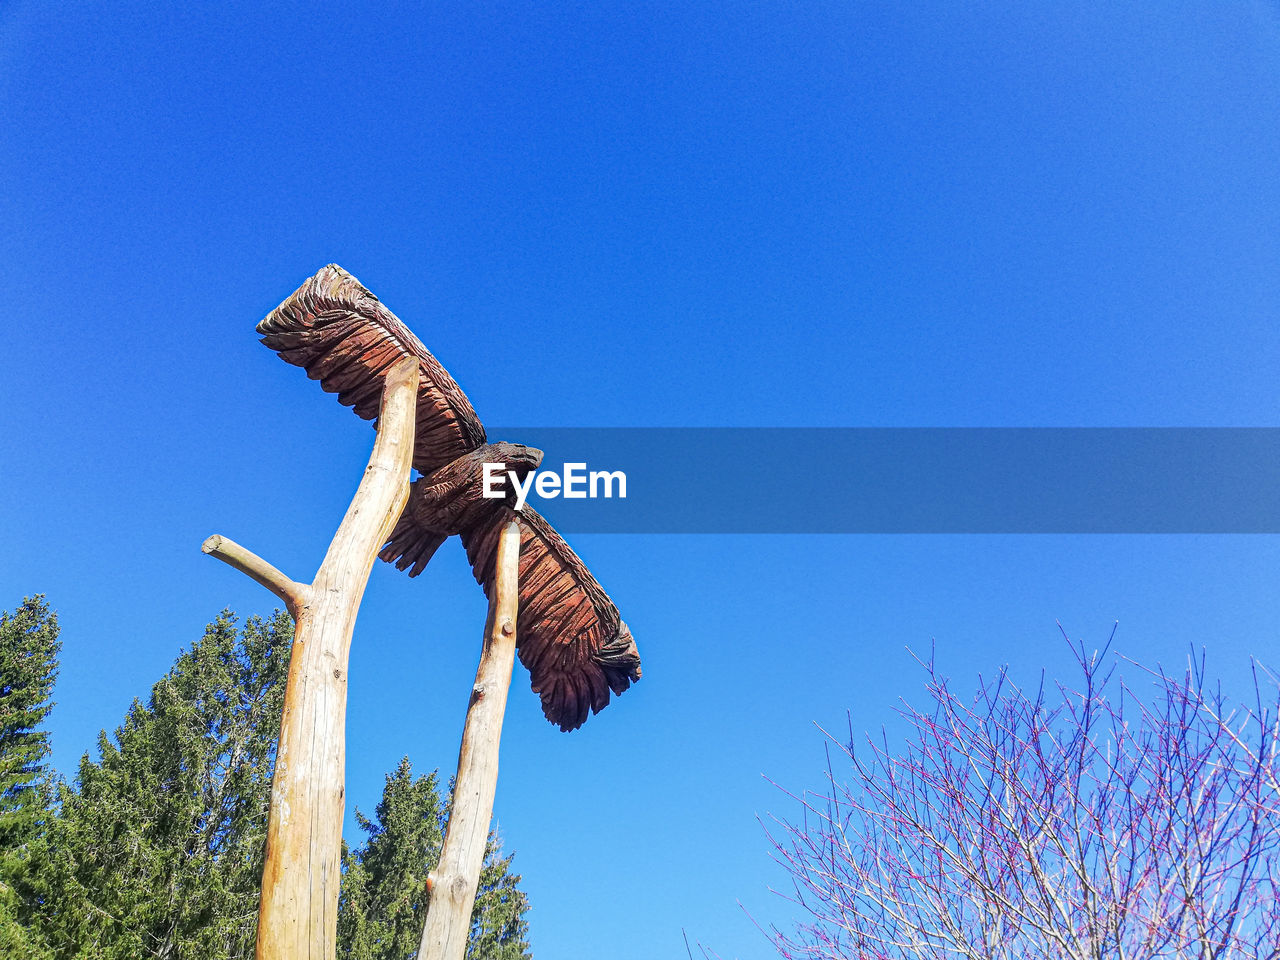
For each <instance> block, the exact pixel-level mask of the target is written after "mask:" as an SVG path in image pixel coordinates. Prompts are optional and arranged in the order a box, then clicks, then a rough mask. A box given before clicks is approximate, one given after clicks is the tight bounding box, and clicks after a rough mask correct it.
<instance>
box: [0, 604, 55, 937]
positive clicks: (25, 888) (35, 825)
mask: <svg viewBox="0 0 1280 960" xmlns="http://www.w3.org/2000/svg"><path fill="white" fill-rule="evenodd" d="M60 647H61V644H60V643H59V642H58V618H57V615H56V614H54V613H53V612H51V611H50V610H49V606H48V604H47V603H46V602H45V600H44V597H41V596H35V597H28V598H26V599H24V600H23V601H22V605H21V606H20V607H19V608H18V609H17V611H16V612H14V613H13V614H12V615H10V614H9V613H8V612H7V611H4V612H0V956H3V957H6V958H13V960H45V958H48V957H49V956H50V953H49V951H48V949H47V947H46V946H45V944H44V941H43V938H42V937H41V936H40V934H39V931H37V930H33V929H30V928H29V925H28V920H29V917H28V914H29V913H30V911H31V907H32V905H33V904H34V903H35V902H36V901H38V899H39V890H38V881H37V878H36V874H37V873H38V870H37V869H36V866H35V864H38V862H39V860H38V857H37V856H36V855H35V851H34V850H33V847H34V846H38V845H39V841H40V839H41V836H42V834H43V831H44V826H45V822H46V820H47V819H48V816H49V804H50V784H49V779H48V777H49V771H48V769H47V767H46V765H45V759H46V758H47V757H48V755H49V734H48V733H47V732H46V731H44V730H41V729H39V727H40V724H41V723H42V722H43V721H44V718H45V717H47V716H48V714H49V711H50V710H51V709H52V707H53V701H52V700H51V699H50V695H51V694H52V692H53V681H54V678H55V677H56V676H57V673H58V651H59V649H60Z"/></svg>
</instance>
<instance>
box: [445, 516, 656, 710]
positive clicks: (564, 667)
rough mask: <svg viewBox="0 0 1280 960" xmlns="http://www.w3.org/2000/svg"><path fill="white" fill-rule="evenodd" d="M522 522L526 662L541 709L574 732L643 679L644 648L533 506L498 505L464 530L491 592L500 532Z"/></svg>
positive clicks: (520, 633)
mask: <svg viewBox="0 0 1280 960" xmlns="http://www.w3.org/2000/svg"><path fill="white" fill-rule="evenodd" d="M513 518H514V519H518V520H519V521H520V610H519V613H518V614H517V628H516V635H517V638H518V641H519V648H518V652H519V654H520V662H521V663H523V664H524V665H525V666H526V667H527V668H528V670H529V674H530V676H531V679H532V682H533V690H534V692H535V693H537V694H538V695H539V696H540V697H541V698H542V712H543V713H544V714H545V715H546V717H547V719H548V720H550V721H551V722H552V723H555V724H559V726H560V729H561V730H575V729H577V728H578V727H580V726H582V724H583V723H584V722H585V721H586V719H587V717H588V716H589V715H590V714H591V713H599V712H600V711H601V710H603V709H604V708H605V706H607V705H608V703H609V691H610V690H612V691H613V692H614V693H615V694H621V693H622V692H623V691H624V690H626V689H627V688H628V687H629V686H631V681H633V680H639V679H640V654H639V652H638V651H637V650H636V644H635V641H634V640H633V639H632V638H631V631H630V630H628V629H627V625H626V624H625V623H623V622H622V618H621V617H620V616H619V615H618V608H617V607H616V606H614V603H613V601H612V600H610V599H609V597H608V595H607V594H606V593H605V592H604V590H603V589H601V587H600V584H599V583H597V582H596V578H595V577H593V576H592V575H591V571H589V570H588V569H587V568H586V565H585V564H584V563H583V562H582V561H581V560H580V559H578V555H577V554H576V553H574V552H573V550H572V549H571V548H570V546H569V545H568V544H567V543H565V542H564V540H563V539H562V538H561V537H560V535H559V534H558V533H556V532H555V530H554V529H552V527H551V524H549V523H547V521H546V520H545V519H543V517H542V515H541V514H539V513H538V512H537V511H536V510H534V509H532V508H531V507H528V506H526V507H525V508H524V509H523V510H522V511H520V513H516V512H515V511H513V510H511V509H510V508H509V507H498V508H497V509H496V510H495V511H494V519H493V520H492V522H490V523H488V524H484V525H481V526H477V527H476V528H474V529H472V530H464V531H463V532H462V544H463V546H464V547H466V549H467V559H468V560H470V561H471V569H472V572H473V573H474V574H475V577H476V581H477V582H478V583H479V584H480V585H481V586H482V587H484V592H485V596H489V592H490V590H491V589H492V587H493V571H494V552H495V551H496V550H497V546H498V535H499V533H500V532H501V531H502V528H503V527H504V526H505V525H506V524H507V522H508V521H509V520H511V519H513Z"/></svg>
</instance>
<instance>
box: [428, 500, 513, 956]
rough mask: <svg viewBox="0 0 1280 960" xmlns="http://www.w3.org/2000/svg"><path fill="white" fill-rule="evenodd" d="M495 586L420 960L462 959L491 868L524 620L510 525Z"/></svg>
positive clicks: (501, 542)
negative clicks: (505, 723) (479, 891)
mask: <svg viewBox="0 0 1280 960" xmlns="http://www.w3.org/2000/svg"><path fill="white" fill-rule="evenodd" d="M497 541H498V542H497V549H496V553H497V556H496V557H495V558H494V563H493V569H492V570H491V571H490V578H489V579H490V580H491V581H492V582H493V589H492V591H491V593H490V597H489V616H488V619H487V621H486V622H485V629H484V647H483V649H482V651H481V654H480V666H479V667H478V668H477V669H476V682H475V686H473V687H472V688H471V699H470V701H469V702H468V704H467V722H466V725H465V726H464V727H463V730H462V748H461V749H460V750H459V751H458V773H457V777H456V778H455V780H454V788H453V803H452V805H451V806H450V808H449V827H448V830H447V831H446V833H445V838H444V844H443V845H442V847H441V849H440V861H439V863H438V864H437V865H436V868H435V870H433V871H432V873H431V876H430V878H429V880H428V885H429V889H430V891H431V895H430V899H429V901H428V903H427V916H426V920H425V922H424V923H423V926H422V940H421V943H420V944H419V947H418V956H419V957H421V958H423V960H462V958H463V956H464V955H465V954H466V951H467V934H468V933H469V932H470V930H471V908H472V906H473V905H474V903H475V899H476V886H477V884H478V883H479V880H480V868H481V866H482V865H483V863H484V850H485V844H486V841H487V840H488V836H489V821H490V819H491V818H492V816H493V798H494V794H495V792H496V791H497V787H498V745H499V742H500V741H501V739H502V718H503V715H504V714H505V712H506V706H507V693H508V691H509V690H510V688H511V669H512V667H513V665H514V664H515V656H516V633H517V625H518V622H519V613H518V610H519V588H518V579H519V554H520V530H519V527H518V526H517V525H516V524H515V523H507V524H506V525H505V526H504V527H503V529H502V530H501V531H500V532H499V534H498V536H497Z"/></svg>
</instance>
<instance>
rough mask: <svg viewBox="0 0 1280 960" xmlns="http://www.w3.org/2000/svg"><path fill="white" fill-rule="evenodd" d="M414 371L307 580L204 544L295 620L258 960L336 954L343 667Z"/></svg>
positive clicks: (232, 549) (399, 473)
mask: <svg viewBox="0 0 1280 960" xmlns="http://www.w3.org/2000/svg"><path fill="white" fill-rule="evenodd" d="M418 374H419V367H418V360H417V359H416V358H414V357H407V358H405V359H404V360H401V361H399V362H398V363H396V364H395V366H393V367H392V368H391V369H390V370H389V371H388V372H387V375H386V380H385V382H384V384H383V392H382V409H381V413H380V415H379V419H378V437H377V440H376V441H375V442H374V445H373V454H372V455H371V456H370V458H369V465H368V467H366V468H365V472H364V477H363V479H361V481H360V486H359V488H358V489H357V490H356V494H355V497H354V498H353V499H352V501H351V506H350V507H349V508H348V509H347V513H346V516H345V517H343V519H342V523H341V525H340V526H339V527H338V532H337V533H336V534H334V537H333V541H332V542H331V543H330V544H329V550H328V552H327V553H326V554H325V558H324V562H323V563H321V564H320V570H319V572H317V573H316V576H315V579H314V580H313V581H312V582H311V583H310V584H299V583H295V582H294V581H292V580H290V579H289V578H288V577H286V576H285V575H284V574H282V573H281V572H280V571H279V570H277V569H276V568H275V567H273V566H271V564H269V563H267V562H266V561H265V560H262V559H261V558H260V557H258V556H256V555H255V554H253V553H251V552H250V551H248V550H246V549H244V548H243V547H241V546H239V545H238V544H236V543H234V542H232V541H230V540H227V539H225V538H224V537H218V536H213V537H210V538H209V539H208V540H206V541H205V543H204V547H203V549H204V552H205V553H207V554H210V555H211V556H214V557H217V558H218V559H219V560H222V561H224V562H226V563H229V564H230V565H231V566H233V567H235V568H236V569H237V570H240V571H242V572H244V573H246V574H248V575H249V576H251V577H253V579H255V580H257V581H258V582H259V583H261V584H263V585H264V586H265V587H267V589H269V590H271V591H272V592H273V593H274V594H276V596H278V597H280V598H281V599H282V600H283V601H284V602H285V604H286V606H287V607H288V608H289V612H290V613H291V614H293V618H294V621H295V623H296V628H295V631H294V640H293V651H292V654H291V659H290V661H289V677H288V680H287V681H286V685H285V694H284V714H283V716H282V718H281V721H280V743H279V746H278V747H277V748H276V766H275V774H274V777H273V779H272V781H271V813H270V816H269V818H268V821H267V851H266V863H265V865H264V867H263V871H262V902H261V905H260V907H259V910H258V944H257V952H256V957H257V960H304V958H305V960H334V957H335V956H336V951H337V935H338V882H339V876H340V868H341V848H342V817H343V809H344V801H345V791H344V784H343V779H344V772H345V771H344V764H345V762H346V740H345V737H346V709H347V660H348V654H349V653H350V651H351V633H352V631H353V629H354V628H355V621H356V613H357V611H358V610H359V608H360V599H361V597H363V596H364V589H365V584H366V583H367V582H368V579H369V571H370V570H371V569H372V568H373V561H374V558H375V557H376V556H377V553H378V550H379V549H380V548H381V547H382V545H383V544H384V543H385V542H386V541H387V538H388V537H389V536H390V534H391V528H392V527H393V526H394V525H395V522H396V520H397V519H399V517H400V514H401V512H402V511H403V510H404V505H405V502H406V501H407V500H408V497H409V467H410V459H411V457H412V455H413V441H414V427H415V422H414V420H415V418H414V407H415V403H416V398H417V393H418Z"/></svg>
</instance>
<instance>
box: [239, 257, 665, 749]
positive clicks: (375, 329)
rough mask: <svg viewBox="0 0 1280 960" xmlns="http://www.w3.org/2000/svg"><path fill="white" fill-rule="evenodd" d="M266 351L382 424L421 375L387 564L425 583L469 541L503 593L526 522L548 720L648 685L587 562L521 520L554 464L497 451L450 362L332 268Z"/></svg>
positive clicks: (477, 567) (532, 517) (270, 321)
mask: <svg viewBox="0 0 1280 960" xmlns="http://www.w3.org/2000/svg"><path fill="white" fill-rule="evenodd" d="M258 332H259V333H260V334H262V335H263V336H262V341H263V343H265V344H266V345H267V346H269V347H270V348H271V349H273V350H276V351H277V352H278V353H279V354H280V356H281V357H282V358H284V359H285V360H287V361H288V362H289V363H293V364H296V365H298V366H301V367H303V368H305V369H306V371H307V375H308V376H310V377H311V378H312V379H316V380H319V381H320V382H321V386H322V387H323V388H324V389H325V390H328V391H329V392H331V393H336V394H338V401H339V402H340V403H344V404H346V405H348V406H351V407H353V408H354V410H355V412H356V413H357V414H358V415H359V416H361V417H363V418H364V419H366V420H371V419H373V418H374V417H375V416H377V413H378V405H379V401H380V398H381V395H382V377H383V375H384V374H385V372H386V371H387V370H388V369H389V368H390V367H391V366H392V365H393V364H395V363H396V361H398V360H400V359H401V358H403V357H409V356H412V357H416V358H417V360H418V363H419V387H418V402H417V424H416V428H415V435H414V455H413V465H414V467H415V468H416V469H417V470H418V472H419V474H421V476H420V477H419V479H417V480H415V481H414V482H413V484H412V485H411V488H410V493H409V502H408V505H407V506H406V507H405V511H404V513H403V514H402V515H401V517H400V520H399V522H398V523H397V524H396V526H395V529H394V530H393V531H392V533H391V537H390V539H389V540H388V542H387V544H386V546H385V547H384V548H383V549H382V552H381V553H380V554H379V556H381V557H382V559H383V560H386V561H388V562H394V563H395V564H396V566H397V567H398V568H399V569H401V570H405V569H408V570H409V575H410V576H417V575H418V574H419V573H421V572H422V570H423V569H424V568H425V567H426V565H427V561H429V560H430V559H431V556H432V555H433V554H434V553H435V551H436V549H437V548H438V547H439V546H440V544H441V543H443V542H444V540H445V539H447V538H448V537H450V536H453V535H454V534H457V535H459V536H460V537H461V538H462V542H463V546H464V547H465V548H466V551H467V557H468V559H469V560H470V562H471V567H472V571H473V572H474V573H475V577H476V580H477V581H478V582H479V583H480V584H481V585H482V586H483V587H484V590H485V593H486V594H488V593H489V592H490V590H491V589H492V585H493V573H494V551H495V550H496V546H497V539H498V532H499V531H500V530H501V529H502V527H503V526H504V525H505V524H506V523H507V522H508V521H510V520H512V519H516V520H519V521H520V575H519V584H520V586H519V589H520V606H519V612H518V615H517V621H518V627H517V640H518V645H519V647H518V649H519V654H520V661H521V662H522V663H523V664H524V665H525V666H526V667H528V669H529V673H530V675H531V679H532V685H533V689H534V691H535V692H536V693H538V694H539V695H540V696H541V698H542V710H543V713H544V714H545V715H546V717H547V719H548V720H550V721H551V722H552V723H556V724H558V725H559V726H560V728H561V729H562V730H573V729H575V728H577V727H579V726H581V725H582V723H583V722H584V721H585V720H586V719H587V717H588V716H589V713H591V712H599V711H600V710H601V709H603V708H604V707H605V706H606V705H607V704H608V702H609V693H610V691H612V692H613V693H615V694H620V693H622V692H623V691H624V690H626V689H627V688H628V687H629V686H630V685H631V683H632V681H634V680H638V679H639V678H640V656H639V654H638V652H637V651H636V646H635V641H634V640H632V638H631V631H630V630H628V629H627V625H626V624H625V623H623V622H622V619H621V618H620V617H619V615H618V608H617V607H616V606H615V605H614V604H613V601H612V600H610V599H609V597H608V595H607V594H606V593H605V592H604V590H603V589H601V587H600V584H599V583H597V582H596V579H595V577H593V576H592V575H591V572H590V571H589V570H587V568H586V566H585V565H584V564H583V563H582V561H581V560H580V559H578V556H577V554H575V553H574V552H573V550H572V549H570V547H569V545H568V544H567V543H565V542H564V540H563V539H561V537H560V536H559V534H557V533H556V532H555V530H553V529H552V528H551V526H550V524H548V523H547V521H546V520H545V519H543V518H542V517H541V516H540V515H539V514H538V513H537V511H535V510H533V509H532V508H530V507H528V506H527V505H526V506H525V507H524V508H523V509H522V510H521V511H520V512H519V513H517V512H516V511H515V510H513V509H512V507H513V505H514V502H515V498H514V491H512V490H511V489H510V485H509V482H507V481H506V473H507V472H508V471H509V472H512V473H514V474H515V475H516V476H517V477H518V478H519V479H521V480H523V479H524V477H525V476H526V475H527V473H528V472H529V471H530V470H532V469H534V468H535V467H536V466H537V465H538V464H539V463H540V462H541V459H542V452H541V451H539V450H535V449H533V448H531V447H525V446H522V445H520V444H512V443H493V444H491V443H487V442H486V439H487V438H486V436H485V430H484V427H483V426H482V425H481V423H480V420H479V418H478V417H477V416H476V413H475V410H474V409H472V407H471V403H470V401H468V400H467V398H466V395H465V394H464V393H463V392H462V390H461V388H459V387H458V385H457V383H455V382H454V380H453V378H452V377H450V376H449V374H448V373H447V372H446V371H445V369H444V368H443V367H442V366H441V365H440V363H439V361H437V360H436V358H435V357H433V356H432V355H431V354H430V352H428V351H427V349H426V348H425V347H424V346H423V345H422V343H421V342H420V341H419V340H418V338H417V337H415V336H414V335H413V333H411V332H410V331H409V329H408V328H407V327H405V325H404V324H403V323H402V322H401V321H400V319H399V318H398V317H396V316H395V314H393V313H392V312H391V311H390V310H388V309H387V308H386V307H385V306H383V305H382V303H381V302H379V300H378V298H377V297H375V296H374V295H373V294H372V293H370V292H369V291H368V290H366V289H365V288H364V287H363V286H362V285H361V284H360V282H359V281H358V280H356V279H355V277H353V276H351V275H350V274H349V273H347V272H346V271H345V270H343V269H342V268H341V267H338V266H336V265H334V264H330V265H329V266H327V267H325V268H324V269H323V270H321V271H320V272H319V273H317V274H316V275H315V276H314V277H312V278H311V279H309V280H308V281H306V282H305V283H304V284H303V285H302V286H301V287H299V288H298V289H297V290H296V291H295V292H294V293H293V294H292V295H291V296H290V297H289V298H288V299H286V300H285V301H284V302H283V303H282V304H280V306H279V307H277V308H276V309H275V310H273V311H272V312H271V313H270V314H269V315H268V316H267V317H266V318H265V319H264V320H263V321H262V322H261V323H259V324H258ZM485 463H505V464H506V468H505V470H504V471H502V474H503V482H504V483H506V484H507V486H506V490H505V497H504V498H501V499H490V498H486V497H485V496H484V464H485Z"/></svg>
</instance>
